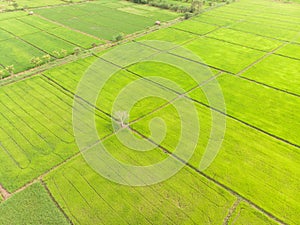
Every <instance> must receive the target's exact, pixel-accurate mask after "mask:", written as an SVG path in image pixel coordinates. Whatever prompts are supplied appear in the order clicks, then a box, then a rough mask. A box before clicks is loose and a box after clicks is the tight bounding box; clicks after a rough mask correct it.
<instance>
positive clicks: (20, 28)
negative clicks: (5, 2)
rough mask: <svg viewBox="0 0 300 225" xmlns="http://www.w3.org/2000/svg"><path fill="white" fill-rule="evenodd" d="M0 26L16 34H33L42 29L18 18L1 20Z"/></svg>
mask: <svg viewBox="0 0 300 225" xmlns="http://www.w3.org/2000/svg"><path fill="white" fill-rule="evenodd" d="M0 28H1V29H3V30H5V31H8V32H10V33H12V34H13V35H16V36H21V35H25V34H32V33H36V32H39V31H41V30H40V29H38V28H35V27H33V26H30V25H28V24H26V23H23V22H21V21H19V20H17V19H9V20H3V21H0Z"/></svg>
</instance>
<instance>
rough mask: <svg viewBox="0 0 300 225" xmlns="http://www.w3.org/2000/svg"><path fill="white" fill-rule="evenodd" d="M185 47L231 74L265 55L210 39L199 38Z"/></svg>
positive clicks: (206, 61)
mask: <svg viewBox="0 0 300 225" xmlns="http://www.w3.org/2000/svg"><path fill="white" fill-rule="evenodd" d="M183 47H185V48H187V49H189V50H191V51H192V52H194V53H195V54H196V55H198V56H199V57H200V58H201V59H202V60H203V62H204V63H206V64H207V65H209V66H213V67H217V68H218V69H221V70H225V71H229V72H231V73H238V72H239V71H241V70H242V69H244V68H245V67H247V66H249V65H250V64H251V63H253V62H255V61H256V60H257V59H259V58H260V57H262V56H263V55H264V54H265V53H263V52H261V51H257V50H253V49H250V48H246V47H241V46H237V45H234V44H230V43H226V42H223V41H218V40H213V39H209V38H199V39H197V40H195V41H191V42H190V43H188V44H185V45H184V46H183ZM171 52H172V53H175V54H178V55H182V52H181V51H178V50H176V49H175V50H172V51H171ZM182 56H185V55H184V54H183V55H182ZM187 57H188V56H187ZM237 62H238V64H237Z"/></svg>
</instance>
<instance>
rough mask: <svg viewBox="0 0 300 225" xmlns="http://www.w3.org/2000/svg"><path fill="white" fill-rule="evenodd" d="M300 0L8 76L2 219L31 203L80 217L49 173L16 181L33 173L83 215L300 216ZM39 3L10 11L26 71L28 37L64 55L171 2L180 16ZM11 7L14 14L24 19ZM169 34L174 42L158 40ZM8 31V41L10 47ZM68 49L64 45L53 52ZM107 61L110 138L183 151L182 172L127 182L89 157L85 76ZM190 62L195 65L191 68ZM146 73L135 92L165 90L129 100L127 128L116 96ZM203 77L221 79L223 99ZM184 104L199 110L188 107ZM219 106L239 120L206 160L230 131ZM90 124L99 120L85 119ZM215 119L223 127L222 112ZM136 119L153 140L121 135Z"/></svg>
mask: <svg viewBox="0 0 300 225" xmlns="http://www.w3.org/2000/svg"><path fill="white" fill-rule="evenodd" d="M99 9H101V10H100V11H99ZM299 10H300V6H299V5H297V4H284V3H280V2H273V1H268V0H255V1H248V0H243V1H240V2H236V3H233V4H229V5H225V6H222V7H218V8H215V9H213V10H210V11H207V12H204V13H202V14H200V15H199V16H196V17H193V18H191V19H189V20H186V21H184V22H179V23H176V24H175V25H173V26H170V27H168V28H165V29H160V30H158V31H155V32H152V33H150V34H147V35H145V36H142V37H140V38H137V39H136V40H135V41H134V42H130V43H128V44H123V45H122V46H121V47H123V51H124V52H119V54H118V55H109V54H108V55H105V54H104V53H103V52H99V53H96V54H94V55H92V56H89V57H86V58H82V59H79V60H74V61H73V62H72V63H67V64H64V65H61V66H58V67H55V68H52V69H49V70H46V71H44V72H42V73H40V74H35V75H34V76H32V77H28V78H24V79H20V80H19V81H18V82H12V83H11V84H9V85H3V86H1V89H0V121H1V127H0V141H1V142H0V143H1V145H0V161H1V165H0V184H1V185H2V186H3V187H4V188H5V189H6V190H7V191H8V192H11V193H12V197H11V198H9V199H5V196H4V199H2V203H0V215H1V216H0V224H4V225H8V224H18V223H19V221H21V220H22V221H23V220H24V221H26V219H29V220H31V219H30V217H29V213H30V214H33V215H36V216H35V219H41V218H42V219H43V218H44V219H46V220H47V221H45V220H39V221H38V222H36V221H35V220H32V221H31V222H32V223H33V224H37V223H38V224H51V223H52V221H53V224H64V223H67V222H68V221H67V220H66V219H65V217H64V216H63V215H62V214H61V213H60V212H59V210H58V209H57V208H55V204H54V203H53V202H52V200H50V198H49V196H47V192H46V191H45V190H44V189H43V187H42V186H41V185H40V184H39V183H37V184H34V185H32V186H30V187H28V188H25V190H23V191H22V192H20V193H15V191H16V190H18V189H19V188H22V187H23V186H24V185H25V184H26V183H28V182H30V181H32V180H34V179H39V180H41V181H42V182H44V185H45V187H47V188H48V189H49V191H50V193H51V196H52V197H53V198H54V199H53V200H54V201H56V202H57V204H58V205H59V206H60V208H61V209H62V210H63V211H64V213H65V214H66V215H67V217H68V218H69V219H70V220H71V222H72V223H74V224H138V223H139V224H255V225H256V224H258V225H261V224H295V225H296V224H298V221H299V220H300V217H299V211H300V204H299V202H300V197H299V194H298V192H299V185H300V183H299V179H298V177H300V168H299V164H300V155H299V148H300V142H299V140H300V136H299V133H300V132H299V126H300V118H299V117H300V100H299V97H300V89H299V85H300V83H299V79H298V75H299V71H300V63H299V62H300V61H299V60H300V55H299V53H298V50H299V46H300V16H299ZM36 13H37V14H38V15H42V17H40V16H38V15H34V16H24V15H23V14H22V13H21V12H18V13H16V12H13V13H4V14H3V15H1V14H0V20H1V21H0V27H1V28H2V30H0V44H1V50H2V49H4V50H5V54H3V55H1V56H0V63H1V64H2V65H9V64H14V65H15V68H16V69H18V70H20V71H21V70H22V68H23V69H24V68H26V69H27V68H28V67H26V63H24V64H22V62H23V61H24V62H25V61H27V60H30V59H29V57H30V53H28V51H29V48H32V50H30V51H32V52H33V51H35V53H34V55H35V57H42V56H43V55H44V54H49V55H50V56H51V60H52V59H54V58H61V57H64V55H63V52H61V50H62V49H64V50H65V51H66V52H65V54H66V55H68V54H71V53H72V51H73V50H74V47H77V46H80V47H81V48H89V47H90V44H91V43H93V41H94V40H99V41H100V43H101V40H100V39H102V38H104V39H110V38H111V37H112V36H113V35H116V34H118V33H120V32H124V33H125V34H129V33H132V32H136V31H140V30H143V29H144V28H145V27H147V26H151V25H153V21H155V20H156V18H157V17H160V16H161V17H160V18H159V19H160V20H162V21H165V20H170V19H173V18H175V17H176V14H174V13H172V12H168V11H162V10H160V9H157V8H151V7H149V6H147V5H139V4H133V3H130V2H118V1H113V2H108V1H96V2H92V3H86V4H78V5H68V6H64V7H50V8H44V9H38V10H36ZM109 15H110V16H109ZM43 17H46V18H48V19H50V20H55V21H57V22H59V23H63V24H65V25H66V26H68V27H72V29H70V28H66V27H64V26H60V25H58V24H57V23H53V22H51V21H49V20H47V19H45V18H43ZM76 17H77V18H76ZM1 18H2V19H1ZM108 19H110V21H108ZM7 21H13V25H9V23H8V22H7ZM21 23H22V24H24V25H23V26H21V25H20V24H21ZM93 23H95V24H96V25H95V27H92V26H91V24H93ZM108 23H109V25H110V26H107V24H108ZM27 25H28V26H27ZM102 28H103V29H106V30H105V34H104V35H103V34H101V33H99V32H98V31H99V29H100V30H101V29H102ZM79 31H80V32H79ZM83 33H84V34H83ZM87 34H88V35H87ZM77 35H83V36H80V38H77V37H79V36H77ZM106 35H107V36H106ZM15 36H19V37H20V38H21V40H20V39H16V38H15ZM151 40H152V41H153V42H149V41H151ZM157 40H159V41H165V43H160V44H159V45H157V43H156V42H155V41H157ZM167 42H171V43H174V44H178V45H181V46H183V47H185V48H186V49H188V50H189V51H191V52H190V54H189V53H187V52H186V51H185V52H184V51H183V50H182V49H180V48H178V47H177V48H174V46H172V45H171V44H170V43H167ZM2 43H7V44H6V45H4V44H3V47H2ZM16 44H18V45H17V47H14V46H15V45H16ZM98 44H99V43H98ZM33 45H34V46H33ZM55 46H57V47H55ZM9 49H15V50H13V51H12V50H10V51H9ZM20 49H24V50H22V51H23V53H22V54H18V58H13V57H12V56H13V55H14V54H16V53H15V51H20ZM55 49H58V50H59V52H60V55H56V54H54V53H53V51H55ZM116 49H120V48H118V47H116ZM107 52H108V53H109V52H110V51H109V50H108V51H107ZM125 53H126V54H125ZM192 53H194V54H192ZM139 55H142V56H143V57H145V58H146V59H147V60H146V61H143V62H139V63H135V64H132V65H124V61H125V59H124V57H125V58H126V59H127V60H131V59H134V58H135V57H136V56H139ZM196 56H199V57H200V58H198V57H196ZM12 60H15V61H13V62H15V63H12ZM22 60H23V61H22ZM151 60H156V61H151ZM162 60H165V61H166V62H171V63H173V64H175V65H178V66H173V65H170V64H168V63H163V62H161V61H162ZM95 61H98V63H99V64H98V68H100V70H99V71H100V72H102V73H107V72H109V71H110V69H111V68H113V69H115V70H118V72H116V73H114V74H113V76H111V77H110V79H109V80H108V81H107V82H106V83H105V85H104V87H103V89H102V90H101V92H100V93H99V96H98V100H97V101H96V103H95V106H96V107H97V110H96V116H95V120H96V128H97V132H98V134H99V140H102V143H103V145H104V146H105V147H106V148H107V149H108V151H109V153H110V154H111V155H113V156H114V157H115V158H116V159H118V160H120V161H122V162H124V163H128V164H133V165H143V166H145V165H151V164H153V163H155V162H160V161H162V160H164V159H166V158H168V157H174V156H175V160H177V161H178V162H179V163H181V164H182V163H184V165H183V164H182V165H183V166H184V167H183V169H182V170H181V171H180V172H179V173H177V174H176V175H174V176H173V177H171V178H170V179H168V180H165V181H163V182H161V183H158V184H155V185H151V186H146V187H132V186H125V185H120V184H116V183H114V182H112V181H110V180H108V179H105V178H104V177H102V176H100V175H99V174H98V173H96V172H95V171H94V170H93V169H92V168H91V167H90V166H89V165H88V164H87V163H86V161H85V160H84V159H83V158H82V156H81V154H80V153H79V152H78V147H77V145H76V143H75V138H74V133H73V127H72V104H73V98H74V93H75V92H76V88H77V85H78V83H79V82H80V80H81V78H82V77H83V75H84V74H85V72H86V70H87V69H88V68H89V66H90V65H91V64H92V63H94V62H95ZM124 66H126V67H125V68H124ZM182 68H188V72H189V73H190V74H188V73H187V71H183V70H182ZM99 71H96V70H95V71H94V70H92V73H91V74H90V75H91V76H96V75H97V74H98V73H99ZM191 75H193V76H194V79H192V78H191ZM155 77H159V78H164V80H162V79H155ZM16 79H17V78H16ZM167 80H168V81H167ZM8 81H9V79H8ZM137 81H139V83H138V85H137V86H135V89H134V91H133V92H130V93H127V98H128V99H131V98H134V97H135V96H137V95H138V96H139V95H142V94H148V95H153V96H158V95H160V96H164V97H165V99H161V98H158V97H148V98H145V99H142V100H141V101H139V102H138V103H137V104H135V105H134V106H133V107H132V109H131V111H130V112H129V113H130V117H129V121H130V126H129V128H126V129H125V128H124V129H123V130H122V131H119V132H116V133H114V131H113V127H112V125H111V117H112V116H113V113H114V112H113V109H112V107H113V102H114V100H115V99H116V98H117V96H118V94H119V93H120V91H121V90H122V89H123V87H125V86H128V85H129V84H130V83H132V82H137ZM169 81H172V82H175V83H176V84H177V85H178V86H175V85H174V84H172V83H170V82H169ZM214 82H217V83H218V85H219V86H220V88H221V89H222V91H223V97H224V100H225V103H226V110H224V109H223V108H222V107H220V106H219V105H218V104H217V103H219V102H222V99H221V98H220V97H219V96H218V95H217V91H216V89H214V87H215V86H214V85H213V84H214ZM99 83H100V80H99V82H93V81H90V83H88V84H87V86H86V88H87V89H96V88H97V87H98V86H99ZM204 90H210V93H211V94H212V95H211V96H212V98H211V99H210V101H208V99H207V96H206V95H205V94H204ZM78 97H82V96H78ZM212 99H213V100H214V101H211V100H212ZM190 103H193V104H194V105H195V108H196V111H197V113H198V119H199V121H200V136H199V140H198V143H197V145H196V148H195V152H194V154H193V156H192V157H191V159H189V160H187V161H184V162H183V161H180V160H182V159H183V158H182V156H183V155H176V154H177V152H176V146H177V144H178V143H179V140H180V138H181V136H180V134H181V129H182V125H181V123H182V122H184V124H186V127H185V128H184V129H185V130H187V131H190V133H189V135H187V136H186V138H187V139H186V140H185V141H186V142H185V143H184V144H183V147H182V148H183V149H188V147H190V143H192V140H193V134H192V133H191V131H193V129H194V128H195V124H193V123H192V122H191V121H192V120H191V119H190V118H191V117H192V116H193V114H192V112H190V111H188V110H187V109H188V107H187V106H188V105H189V104H190ZM81 104H82V105H83V106H84V107H86V108H87V109H90V110H92V107H93V105H92V104H94V102H89V99H88V98H87V99H81ZM126 104H129V102H123V104H121V103H120V104H118V105H117V106H118V107H119V108H120V109H122V110H123V109H125V106H126ZM176 105H180V106H181V110H183V111H184V112H185V113H186V116H187V117H184V118H182V117H180V115H179V112H178V111H177V110H176V108H175V106H176ZM213 116H217V117H221V116H224V117H225V120H226V132H225V135H224V138H220V139H222V141H223V142H222V145H221V148H220V151H219V153H218V155H217V157H216V158H215V160H214V161H213V162H212V164H211V165H210V166H209V167H208V168H207V169H206V170H204V171H203V172H200V171H199V164H200V162H201V160H202V157H203V155H204V153H205V150H206V147H207V144H208V143H209V141H212V142H214V143H217V141H219V140H220V139H216V138H211V137H210V132H211V128H212V120H213ZM155 118H160V119H161V120H163V121H164V125H165V127H166V131H167V132H166V135H165V137H164V139H163V140H160V139H159V138H157V137H156V136H155V131H161V130H163V127H162V124H161V123H159V122H155ZM153 121H154V122H153ZM82 124H83V126H84V127H86V128H87V127H88V126H90V125H89V124H86V121H82ZM114 126H115V124H114ZM215 128H216V130H217V131H219V130H221V129H222V124H218V125H217V127H215ZM84 130H85V129H83V131H82V132H84ZM132 131H134V135H135V136H136V137H138V139H139V140H143V141H144V142H143V143H147V146H150V147H151V150H150V151H147V152H140V151H135V150H133V149H131V148H129V147H126V146H125V145H124V143H122V142H120V140H119V139H118V135H119V134H120V133H121V134H122V132H125V133H126V132H127V133H129V132H132ZM127 133H126V134H127ZM153 134H154V135H153ZM218 138H219V137H218ZM99 140H97V142H96V143H91V142H90V140H89V139H88V140H86V143H85V144H86V147H87V152H91V153H92V154H95V156H96V155H97V151H98V149H97V148H96V147H95V145H94V144H97V143H98V141H99ZM172 154H175V155H172ZM170 155H172V156H170ZM176 157H177V158H176ZM101 165H103V166H105V167H107V168H109V170H110V171H111V174H112V175H117V176H118V175H120V174H119V172H120V171H119V170H118V168H114V167H112V166H111V165H109V164H108V162H107V161H106V160H105V159H102V161H101ZM161 170H162V171H163V170H164V168H163V167H161ZM128 176H129V177H132V179H137V180H140V181H142V182H146V181H147V180H148V179H150V178H151V177H152V176H153V174H149V173H145V174H143V176H141V177H138V176H133V174H131V173H130V172H129V173H128ZM28 195H30V196H33V195H34V196H35V197H34V198H29V199H30V200H31V199H36V198H43V199H44V200H39V201H38V203H35V202H33V203H32V202H28V201H29V200H28ZM22 196H25V197H22ZM0 200H1V199H0ZM26 200H28V201H26ZM32 201H33V200H32ZM17 202H18V203H20V202H25V203H24V205H25V206H26V205H28V204H29V205H32V207H34V208H29V210H28V212H27V211H26V210H24V209H23V208H22V207H21V206H18V207H16V206H15V205H16V204H17ZM40 204H42V205H40ZM21 205H22V204H21ZM22 206H23V205H22ZM35 207H40V209H38V210H37V209H36V208H35ZM45 209H49V210H47V211H45ZM1 210H3V212H4V214H3V215H4V216H2V211H1ZM31 210H32V211H34V212H35V213H31V212H32V211H31ZM53 210H56V211H53ZM53 214H55V216H54V217H53V218H50V219H49V216H51V215H53ZM11 215H17V216H16V217H12V216H11ZM42 215H44V216H43V217H42ZM2 218H4V219H3V221H4V222H2V221H1V219H2ZM24 218H25V219H24ZM7 221H8V222H7ZM25 224H30V223H29V222H28V223H27V222H26V223H25Z"/></svg>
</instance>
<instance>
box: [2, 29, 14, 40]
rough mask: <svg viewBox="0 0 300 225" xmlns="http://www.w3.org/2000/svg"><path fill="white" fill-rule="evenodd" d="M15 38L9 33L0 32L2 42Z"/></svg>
mask: <svg viewBox="0 0 300 225" xmlns="http://www.w3.org/2000/svg"><path fill="white" fill-rule="evenodd" d="M13 37H14V36H13V35H11V34H10V33H8V32H7V31H5V30H0V41H4V40H7V39H10V38H13Z"/></svg>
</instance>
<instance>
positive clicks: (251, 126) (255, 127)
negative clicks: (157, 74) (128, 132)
mask: <svg viewBox="0 0 300 225" xmlns="http://www.w3.org/2000/svg"><path fill="white" fill-rule="evenodd" d="M147 46H148V45H147ZM175 56H178V55H176V54H175ZM184 58H185V57H184ZM101 59H102V58H101ZM188 60H190V59H188ZM105 61H107V60H105ZM191 61H193V62H197V61H195V60H191ZM107 62H109V61H107ZM110 63H111V64H113V65H115V66H118V65H116V64H115V63H112V62H110ZM198 63H199V64H202V65H205V66H207V64H203V63H201V62H198ZM119 67H120V68H123V67H121V66H119ZM218 71H219V72H220V74H222V73H227V72H226V71H222V70H221V71H220V70H218ZM128 72H130V73H133V72H132V71H130V70H129V71H128ZM133 74H135V73H133ZM230 74H231V75H234V76H236V75H235V74H233V73H230ZM135 75H137V74H135ZM140 76H141V75H140ZM239 77H240V78H241V79H244V77H241V76H239ZM143 78H144V77H143ZM144 79H145V80H147V81H149V79H146V78H144ZM151 82H152V83H154V84H156V85H157V83H156V82H153V81H151ZM253 83H255V82H253ZM159 86H161V87H163V88H165V89H168V90H170V91H173V92H174V93H175V94H178V95H179V97H181V96H182V95H185V97H186V98H188V99H190V100H192V101H195V102H197V103H199V104H201V105H203V106H205V107H207V108H210V109H212V110H214V111H216V112H219V113H221V114H223V115H225V116H227V117H230V118H231V119H234V120H236V121H238V122H240V123H242V124H244V125H246V126H248V127H250V128H252V129H255V130H257V131H259V132H262V133H264V134H266V135H268V136H270V137H272V138H274V139H276V140H279V141H282V142H284V143H286V144H289V145H292V146H294V147H297V148H300V145H299V144H296V143H293V142H291V141H289V140H286V139H285V138H282V137H279V136H277V135H275V134H272V133H270V132H268V131H265V130H264V129H262V128H259V127H257V126H254V125H252V124H250V123H248V122H246V121H244V120H241V119H239V118H237V117H235V116H233V115H230V114H227V113H225V112H222V111H221V110H219V109H217V108H214V107H212V106H209V105H207V104H205V103H203V102H201V101H198V100H196V99H193V98H191V97H189V96H186V94H187V93H188V92H187V93H184V94H181V93H178V92H176V91H174V90H172V89H170V88H168V87H165V86H164V85H162V84H159ZM265 86H266V85H265ZM197 87H198V86H197ZM200 87H201V86H200ZM268 88H270V87H268ZM273 89H275V88H274V87H273ZM275 90H276V89H275ZM278 91H282V92H285V91H283V90H281V89H279V90H278ZM285 93H286V94H290V93H288V92H285ZM293 96H295V95H293ZM176 99H177V98H175V99H173V100H172V102H173V101H174V100H176ZM166 105H167V104H166ZM147 115H148V114H147ZM147 115H145V116H147ZM145 116H144V117H145Z"/></svg>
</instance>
